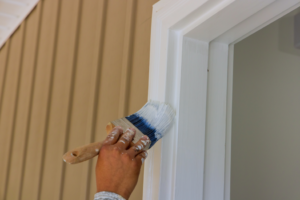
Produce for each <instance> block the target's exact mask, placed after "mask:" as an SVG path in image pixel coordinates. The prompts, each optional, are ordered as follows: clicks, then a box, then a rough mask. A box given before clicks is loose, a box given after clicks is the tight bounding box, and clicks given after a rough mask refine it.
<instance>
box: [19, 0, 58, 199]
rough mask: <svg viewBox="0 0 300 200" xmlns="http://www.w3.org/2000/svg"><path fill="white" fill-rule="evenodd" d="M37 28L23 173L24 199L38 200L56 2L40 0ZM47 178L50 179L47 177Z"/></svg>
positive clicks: (50, 79)
mask: <svg viewBox="0 0 300 200" xmlns="http://www.w3.org/2000/svg"><path fill="white" fill-rule="evenodd" d="M41 3H42V8H41V9H42V10H41V12H42V15H41V27H40V28H41V30H40V33H39V34H40V36H39V38H38V42H39V44H38V51H37V54H36V56H37V58H36V59H37V61H36V62H37V63H36V65H37V66H36V76H35V80H34V81H35V82H34V93H33V103H32V113H31V120H30V131H29V138H28V149H27V151H28V152H27V159H26V164H25V174H24V192H23V197H24V199H32V200H39V199H40V192H41V183H42V179H43V176H42V172H43V161H44V153H45V140H46V138H47V135H46V134H47V124H48V112H49V109H48V108H49V103H50V102H49V100H50V97H51V82H52V76H53V54H54V50H55V49H56V48H55V45H56V37H55V36H56V23H57V15H58V12H59V1H58V0H51V1H46V0H45V1H42V2H41ZM48 181H50V180H48Z"/></svg>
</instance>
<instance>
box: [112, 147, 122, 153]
mask: <svg viewBox="0 0 300 200" xmlns="http://www.w3.org/2000/svg"><path fill="white" fill-rule="evenodd" d="M112 152H113V153H115V154H120V153H121V150H120V148H119V147H117V146H114V147H113V149H112Z"/></svg>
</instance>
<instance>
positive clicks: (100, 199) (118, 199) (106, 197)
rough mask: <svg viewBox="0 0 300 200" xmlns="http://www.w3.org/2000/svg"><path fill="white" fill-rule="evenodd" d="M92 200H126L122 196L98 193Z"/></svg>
mask: <svg viewBox="0 0 300 200" xmlns="http://www.w3.org/2000/svg"><path fill="white" fill-rule="evenodd" d="M94 200H126V199H124V198H123V197H122V196H120V195H118V194H116V193H113V192H106V191H103V192H98V193H96V194H95V196H94Z"/></svg>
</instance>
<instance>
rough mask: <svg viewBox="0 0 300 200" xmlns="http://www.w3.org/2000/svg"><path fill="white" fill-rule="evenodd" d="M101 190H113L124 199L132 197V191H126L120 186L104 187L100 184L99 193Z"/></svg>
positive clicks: (112, 191)
mask: <svg viewBox="0 0 300 200" xmlns="http://www.w3.org/2000/svg"><path fill="white" fill-rule="evenodd" d="M99 192H111V193H115V194H118V195H120V196H121V197H122V198H124V199H129V197H130V194H131V193H130V192H129V191H126V190H125V189H120V188H118V187H105V186H104V187H103V186H99V187H97V193H99Z"/></svg>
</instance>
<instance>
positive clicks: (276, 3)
mask: <svg viewBox="0 0 300 200" xmlns="http://www.w3.org/2000/svg"><path fill="white" fill-rule="evenodd" d="M299 6H300V0H209V1H208V0H161V1H160V2H158V3H157V4H155V5H154V6H153V16H152V30H151V31H152V32H151V52H150V76H149V99H154V100H159V101H166V102H168V103H170V104H171V105H173V106H174V108H175V109H176V111H177V115H176V120H175V123H174V126H173V127H172V129H171V130H170V132H169V133H168V134H167V135H166V136H165V137H164V138H163V139H162V141H161V142H160V143H158V144H156V145H155V146H154V147H153V149H152V150H150V152H149V157H148V158H147V160H146V163H145V172H144V173H145V174H144V195H143V199H144V200H158V199H159V200H182V199H199V200H221V199H222V200H230V155H231V152H230V151H231V103H232V99H231V97H232V78H233V58H234V54H233V53H234V52H233V48H234V44H235V43H236V42H238V41H240V40H242V39H244V38H245V37H247V36H249V35H251V34H253V33H254V32H255V31H257V30H259V29H261V28H263V27H264V26H266V25H268V24H270V23H271V22H273V21H275V20H277V19H278V18H280V17H281V16H283V15H285V14H287V13H288V12H290V11H292V10H293V9H295V8H297V7H299ZM208 70H209V72H208Z"/></svg>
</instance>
